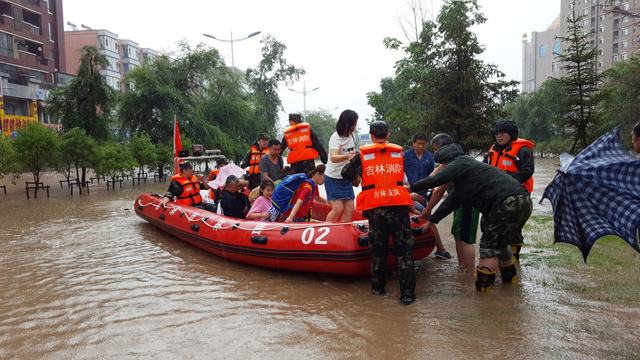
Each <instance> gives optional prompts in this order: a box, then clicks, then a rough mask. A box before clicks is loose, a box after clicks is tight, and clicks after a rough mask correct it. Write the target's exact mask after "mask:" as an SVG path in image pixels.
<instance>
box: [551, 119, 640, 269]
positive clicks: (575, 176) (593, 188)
mask: <svg viewBox="0 0 640 360" xmlns="http://www.w3.org/2000/svg"><path fill="white" fill-rule="evenodd" d="M560 162H561V168H560V171H559V172H558V175H557V176H556V178H555V179H553V181H552V182H551V184H549V186H547V188H546V189H545V191H544V195H543V196H542V198H543V199H549V200H550V201H551V205H553V223H554V226H555V229H554V237H555V242H564V243H568V244H573V245H575V246H577V247H578V248H579V249H580V251H582V255H583V256H584V261H585V262H586V261H587V256H589V251H590V250H591V248H592V247H593V244H594V243H595V242H596V240H598V239H600V238H602V237H604V236H607V235H614V236H617V237H619V238H621V239H623V240H624V241H626V242H627V243H628V244H629V245H631V247H633V248H634V249H635V250H636V251H637V252H639V253H640V246H639V242H640V240H639V238H638V231H639V229H640V159H639V158H636V157H633V156H631V155H630V154H629V153H628V152H627V151H626V150H625V149H624V147H623V146H622V142H621V141H620V127H616V128H615V129H613V130H611V131H609V132H608V133H606V134H604V135H602V136H601V137H600V138H599V139H598V140H596V141H595V142H593V144H591V145H589V146H587V148H586V149H584V150H582V151H581V152H580V153H579V154H578V155H577V156H575V157H573V156H571V155H568V154H563V155H562V156H560Z"/></svg>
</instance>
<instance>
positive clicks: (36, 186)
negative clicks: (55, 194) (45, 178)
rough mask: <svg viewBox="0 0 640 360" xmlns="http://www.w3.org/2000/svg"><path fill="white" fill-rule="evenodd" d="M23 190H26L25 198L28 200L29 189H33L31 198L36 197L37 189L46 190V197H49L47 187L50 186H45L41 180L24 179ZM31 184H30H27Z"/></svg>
mask: <svg viewBox="0 0 640 360" xmlns="http://www.w3.org/2000/svg"><path fill="white" fill-rule="evenodd" d="M24 183H25V190H26V191H27V200H29V190H30V189H33V198H34V199H35V198H37V197H38V189H42V190H45V189H46V190H47V198H48V197H49V188H50V187H51V186H49V185H47V186H45V185H44V184H43V183H41V182H35V181H25V182H24ZM29 185H31V186H29Z"/></svg>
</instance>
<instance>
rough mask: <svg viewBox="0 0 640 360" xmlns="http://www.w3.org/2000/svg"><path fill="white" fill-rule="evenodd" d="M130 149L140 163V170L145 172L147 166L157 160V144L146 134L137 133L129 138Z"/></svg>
mask: <svg viewBox="0 0 640 360" xmlns="http://www.w3.org/2000/svg"><path fill="white" fill-rule="evenodd" d="M129 150H130V151H131V155H132V156H133V158H134V159H135V160H136V162H137V163H138V170H139V171H138V172H140V173H143V172H145V171H144V170H145V167H147V166H151V165H152V164H155V163H156V162H157V157H158V155H157V154H156V146H155V145H154V144H153V143H152V142H151V137H150V136H149V135H146V134H135V135H134V136H132V137H131V139H129Z"/></svg>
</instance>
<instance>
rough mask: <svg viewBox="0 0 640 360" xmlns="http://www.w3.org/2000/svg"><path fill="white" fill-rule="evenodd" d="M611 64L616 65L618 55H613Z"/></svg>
mask: <svg viewBox="0 0 640 360" xmlns="http://www.w3.org/2000/svg"><path fill="white" fill-rule="evenodd" d="M613 62H614V63H617V62H618V55H613Z"/></svg>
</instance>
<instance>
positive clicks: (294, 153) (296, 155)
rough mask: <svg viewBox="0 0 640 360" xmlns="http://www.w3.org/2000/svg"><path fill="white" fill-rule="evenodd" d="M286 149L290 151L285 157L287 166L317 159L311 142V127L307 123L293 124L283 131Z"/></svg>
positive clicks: (316, 153)
mask: <svg viewBox="0 0 640 360" xmlns="http://www.w3.org/2000/svg"><path fill="white" fill-rule="evenodd" d="M284 139H285V140H286V141H287V147H288V148H289V149H291V150H290V151H289V155H288V156H287V162H288V163H289V164H291V163H296V162H298V161H303V160H313V159H317V158H318V152H317V151H316V149H314V148H313V143H312V142H311V127H309V124H308V123H300V124H295V125H293V126H291V127H289V128H287V129H286V130H285V131H284Z"/></svg>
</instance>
